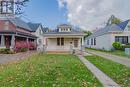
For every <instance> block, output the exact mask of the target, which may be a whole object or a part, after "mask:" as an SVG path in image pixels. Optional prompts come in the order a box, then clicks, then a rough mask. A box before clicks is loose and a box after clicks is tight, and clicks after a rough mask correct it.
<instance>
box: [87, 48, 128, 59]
mask: <svg viewBox="0 0 130 87" xmlns="http://www.w3.org/2000/svg"><path fill="white" fill-rule="evenodd" d="M86 50H92V51H98V52H104V53H108V54H113V55H117V56H121V57H127V58H130V56H129V55H126V54H125V51H121V50H115V51H105V50H97V49H92V48H86Z"/></svg>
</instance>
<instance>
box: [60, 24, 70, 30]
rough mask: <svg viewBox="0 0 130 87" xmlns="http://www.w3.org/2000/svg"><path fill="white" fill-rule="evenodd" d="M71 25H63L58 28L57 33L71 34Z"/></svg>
mask: <svg viewBox="0 0 130 87" xmlns="http://www.w3.org/2000/svg"><path fill="white" fill-rule="evenodd" d="M71 28H72V26H71V25H67V24H63V25H59V26H58V31H59V32H71Z"/></svg>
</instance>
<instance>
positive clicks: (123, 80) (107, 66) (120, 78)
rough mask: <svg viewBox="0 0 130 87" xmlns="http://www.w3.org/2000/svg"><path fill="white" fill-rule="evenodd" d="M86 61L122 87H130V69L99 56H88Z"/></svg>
mask: <svg viewBox="0 0 130 87" xmlns="http://www.w3.org/2000/svg"><path fill="white" fill-rule="evenodd" d="M86 59H87V60H89V61H90V62H91V63H93V64H94V65H95V66H97V67H98V68H99V69H100V70H101V71H103V72H104V73H106V74H107V75H108V76H109V77H111V78H112V79H113V80H114V81H116V82H117V83H118V84H120V85H122V87H130V68H128V67H126V66H124V65H121V64H118V63H116V62H113V61H111V60H107V59H104V58H102V57H98V56H87V57H86Z"/></svg>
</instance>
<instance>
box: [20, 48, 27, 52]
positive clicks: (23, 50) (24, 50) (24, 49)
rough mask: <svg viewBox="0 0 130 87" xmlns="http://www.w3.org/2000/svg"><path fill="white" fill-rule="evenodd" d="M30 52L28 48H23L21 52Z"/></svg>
mask: <svg viewBox="0 0 130 87" xmlns="http://www.w3.org/2000/svg"><path fill="white" fill-rule="evenodd" d="M26 51H28V48H21V50H20V52H26Z"/></svg>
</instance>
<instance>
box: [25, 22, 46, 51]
mask: <svg viewBox="0 0 130 87" xmlns="http://www.w3.org/2000/svg"><path fill="white" fill-rule="evenodd" d="M28 26H29V27H30V28H31V29H32V34H33V35H35V36H36V37H37V50H38V51H43V45H44V43H43V33H44V28H43V26H42V24H40V23H31V22H29V23H28Z"/></svg>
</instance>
